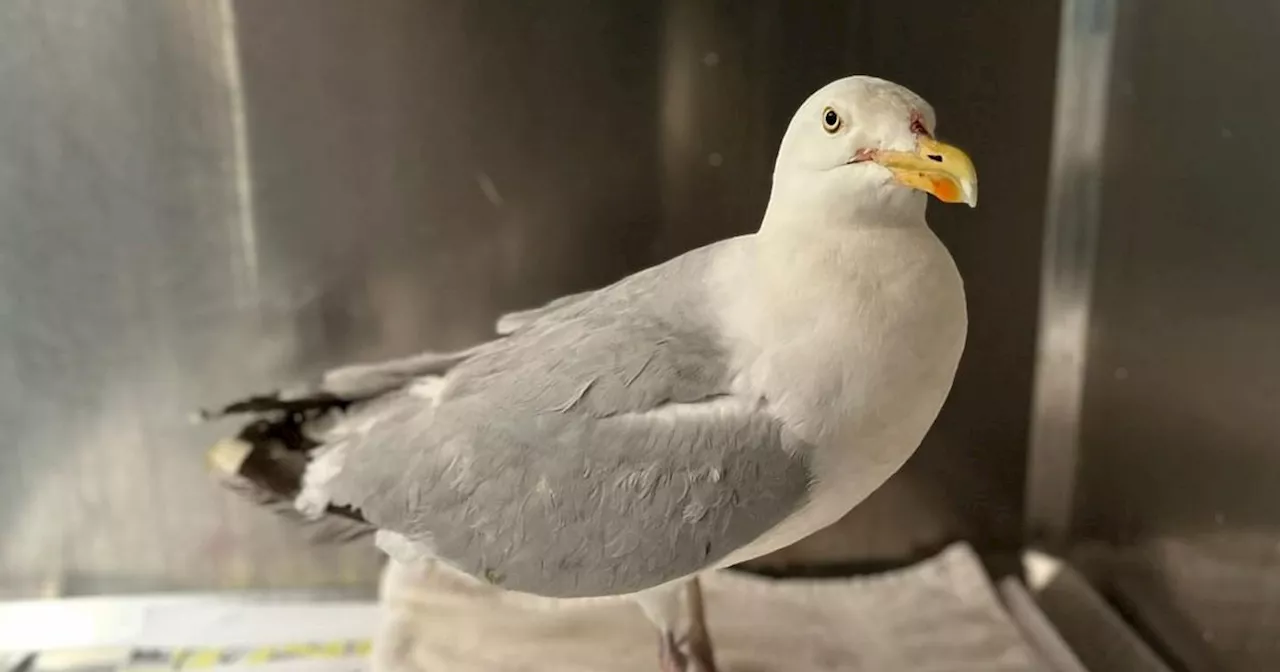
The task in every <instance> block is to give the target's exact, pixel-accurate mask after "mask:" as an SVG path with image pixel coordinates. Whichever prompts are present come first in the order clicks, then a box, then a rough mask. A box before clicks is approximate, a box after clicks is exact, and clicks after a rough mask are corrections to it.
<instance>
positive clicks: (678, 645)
mask: <svg viewBox="0 0 1280 672" xmlns="http://www.w3.org/2000/svg"><path fill="white" fill-rule="evenodd" d="M682 598H683V599H682ZM639 603H640V608H641V609H643V610H644V613H645V615H646V616H648V617H649V620H650V621H652V622H653V624H654V625H655V626H656V627H657V628H658V662H659V665H660V669H661V670H662V672H716V666H715V657H714V656H713V654H712V651H711V638H710V637H709V636H708V634H707V625H706V617H705V613H704V607H703V601H702V585H701V584H700V583H698V580H697V579H696V578H695V579H690V580H689V581H686V582H684V583H682V584H679V585H675V586H667V587H663V588H659V589H657V590H654V591H650V592H649V593H646V594H644V595H642V596H640V597H639Z"/></svg>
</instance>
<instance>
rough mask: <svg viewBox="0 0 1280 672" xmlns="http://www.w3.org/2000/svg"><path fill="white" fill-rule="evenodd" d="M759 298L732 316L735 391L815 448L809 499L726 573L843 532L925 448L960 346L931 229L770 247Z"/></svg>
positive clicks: (961, 324) (954, 287)
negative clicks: (854, 512)
mask: <svg viewBox="0 0 1280 672" xmlns="http://www.w3.org/2000/svg"><path fill="white" fill-rule="evenodd" d="M760 256H761V259H762V265H763V266H764V267H765V268H756V269H754V273H753V279H752V282H755V283H757V284H756V287H757V290H758V291H757V292H756V293H755V298H754V300H753V301H752V302H751V303H750V304H749V305H739V306H735V307H733V308H732V309H730V310H729V311H727V312H726V314H725V317H726V323H725V327H726V330H727V331H729V332H730V333H732V334H733V335H734V340H735V341H736V342H737V343H738V344H740V345H742V346H743V347H742V349H741V352H742V357H743V359H742V360H741V361H740V368H739V369H738V370H739V372H740V375H739V380H738V381H737V383H738V385H740V386H741V387H742V392H743V393H745V394H758V395H760V396H763V397H764V398H765V399H767V400H768V403H769V405H770V407H771V408H772V409H773V410H774V412H776V413H777V414H778V415H779V416H780V417H781V418H782V419H783V420H784V421H785V422H786V423H787V426H788V427H789V428H791V429H792V430H793V431H795V432H796V433H797V434H798V435H799V436H801V437H802V438H804V439H805V440H806V441H807V442H809V443H810V444H811V445H813V446H815V447H816V454H815V456H814V465H813V466H814V471H815V476H816V484H815V489H814V491H813V493H812V498H811V500H810V503H809V504H808V505H807V506H806V507H805V508H804V509H803V510H802V511H800V512H798V513H797V514H795V515H793V516H792V517H791V518H789V519H788V520H787V521H786V522H784V523H783V524H782V525H781V526H779V527H778V528H775V530H773V531H772V532H771V533H770V534H768V535H766V536H765V537H762V538H761V539H759V540H757V541H756V542H755V543H753V544H751V545H750V546H748V547H747V548H744V549H742V550H741V551H739V552H738V553H735V554H733V555H732V556H731V557H730V558H728V559H727V560H726V562H725V563H724V565H726V566H727V565H728V564H735V563H738V562H741V561H744V560H747V559H750V558H753V557H758V556H760V555H763V554H765V553H769V552H771V551H773V550H777V549H778V548H781V547H783V546H786V545H789V544H791V543H794V542H796V541H798V540H800V539H801V538H803V537H805V536H808V535H809V534H812V533H813V532H816V531H817V530H819V529H821V528H823V527H826V526H827V525H830V524H832V523H834V522H835V521H836V520H838V519H839V518H840V517H842V516H843V515H844V514H846V513H848V511H849V510H850V509H852V508H853V507H854V506H855V505H857V504H858V503H859V502H861V501H862V500H863V499H865V498H866V497H867V496H868V495H870V494H871V493H872V492H873V491H875V490H876V489H877V488H879V487H880V486H881V485H882V484H883V483H884V482H885V481H886V480H888V478H889V477H890V476H892V475H893V473H894V472H896V471H897V470H898V469H899V468H900V467H901V466H902V465H903V463H905V462H906V460H907V459H908V458H909V457H910V456H911V455H912V453H914V452H915V450H916V448H917V447H919V445H920V442H921V440H922V439H923V438H924V435H925V433H926V432H927V431H928V429H929V427H930V426H931V425H932V424H933V421H934V420H935V419H936V417H937V414H938V412H939V410H940V409H941V407H942V403H943V401H944V400H945V399H946V396H947V393H948V392H949V391H950V389H951V383H952V380H953V379H954V377H955V371H956V367H957V365H958V364H959V360H960V353H961V351H962V350H963V348H964V339H965V331H966V328H967V317H966V312H965V303H964V289H963V285H962V283H961V280H960V276H959V273H958V272H957V270H956V267H955V264H954V262H953V261H952V259H951V256H950V254H948V253H947V251H946V248H945V247H943V245H942V243H941V242H940V241H938V239H937V238H936V237H935V236H934V235H933V233H932V232H931V231H929V229H928V228H927V227H924V226H920V227H910V228H886V229H873V230H866V231H857V232H850V231H842V232H839V233H838V234H837V235H833V236H832V237H830V238H828V239H823V238H821V237H817V239H815V237H814V236H808V237H807V239H806V240H803V241H796V243H795V244H794V245H792V246H791V247H790V249H787V248H786V247H785V246H784V247H782V248H778V247H772V246H771V247H770V248H769V249H768V250H767V252H766V251H763V250H762V252H761V255H760Z"/></svg>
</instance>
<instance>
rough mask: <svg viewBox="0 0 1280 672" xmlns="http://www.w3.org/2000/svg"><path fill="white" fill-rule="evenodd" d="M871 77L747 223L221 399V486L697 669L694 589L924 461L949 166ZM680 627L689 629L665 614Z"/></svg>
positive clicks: (964, 168) (955, 333)
mask: <svg viewBox="0 0 1280 672" xmlns="http://www.w3.org/2000/svg"><path fill="white" fill-rule="evenodd" d="M934 129H935V113H934V110H933V108H932V107H931V106H930V105H929V104H928V103H927V102H926V101H925V100H924V99H923V98H921V97H920V96H918V95H916V94H915V93H913V92H911V91H910V90H908V89H906V88H904V87H902V86H900V85H898V84H894V83H892V82H889V81H885V80H883V79H878V78H874V77H868V76H852V77H846V78H843V79H840V80H837V81H834V82H832V83H830V84H828V85H826V86H824V87H822V88H821V89H819V90H818V91H817V92H815V93H814V94H812V95H811V96H810V97H809V98H808V99H807V100H805V101H804V103H803V104H802V105H801V106H800V108H799V110H798V111H797V112H796V114H795V116H794V117H793V118H792V120H791V122H790V124H789V125H788V128H787V130H786V132H785V134H784V135H783V138H782V142H781V145H780V147H779V149H778V154H777V161H776V164H775V167H774V172H773V181H772V188H771V192H770V197H769V203H768V207H767V208H766V210H765V212H764V215H763V217H762V218H761V221H760V224H759V228H758V230H757V231H756V232H755V233H753V234H749V235H742V236H738V237H735V238H729V239H725V240H721V241H719V242H716V243H713V244H710V245H707V246H705V247H701V248H698V249H695V250H692V251H690V252H687V253H685V254H683V255H681V256H678V257H675V258H673V259H670V260H669V261H666V262H664V263H661V264H658V265H656V266H653V267H650V268H648V269H646V270H643V271H640V272H638V273H635V274H633V275H630V276H628V277H625V278H623V279H621V280H618V281H617V282H615V283H613V284H611V285H609V286H606V287H603V288H600V289H596V290H593V291H587V292H581V293H577V294H571V295H568V296H564V297H562V298H559V299H556V300H554V301H551V302H550V303H547V304H545V305H542V306H540V307H537V308H532V309H529V310H524V311H521V312H517V313H512V314H508V315H505V316H502V317H501V318H500V319H499V320H498V323H497V328H496V332H497V333H496V336H495V337H494V338H493V339H492V340H489V341H487V342H483V343H480V344H477V345H475V346H473V347H470V348H468V349H466V350H462V351H458V352H445V353H438V352H427V353H424V354H418V355H413V356H409V357H405V358H403V359H397V360H392V361H387V362H378V363H370V364H357V365H352V366H347V367H344V368H340V369H337V370H334V371H330V372H328V373H326V374H324V375H323V376H322V378H321V379H320V380H319V381H317V382H315V383H314V384H312V385H309V386H307V387H305V388H303V389H299V390H295V391H292V392H274V393H269V394H263V395H259V396H254V397H250V398H247V399H243V400H241V401H237V402H235V403H232V404H229V405H226V406H225V407H223V408H221V409H219V410H218V411H215V412H212V413H207V414H206V417H209V418H213V417H224V416H247V418H248V419H247V421H245V423H244V424H243V426H242V428H241V429H240V430H239V432H238V433H237V434H235V435H234V437H233V438H229V439H226V440H223V441H221V442H219V443H218V444H217V445H216V446H214V448H213V449H211V451H210V453H209V458H210V461H211V463H212V464H213V466H214V467H216V471H217V472H218V473H220V474H222V475H223V476H224V480H223V482H224V483H225V484H227V485H228V486H229V487H233V488H235V489H236V490H237V491H238V492H241V493H244V494H247V495H248V496H250V497H252V498H253V499H254V501H256V502H258V503H259V504H262V505H264V506H267V507H269V508H274V509H276V510H278V511H281V512H283V513H288V514H290V515H292V516H293V517H295V518H296V519H297V520H299V521H305V522H306V524H308V525H311V526H312V529H314V530H317V531H322V532H318V534H319V535H320V536H324V537H327V538H330V539H343V540H350V539H355V538H359V537H361V536H363V535H365V534H372V535H374V537H375V541H376V543H377V545H378V547H379V548H381V549H382V550H384V551H385V552H386V553H387V554H388V555H389V556H391V558H392V559H393V560H395V561H397V562H402V563H415V562H434V563H438V564H439V565H440V566H442V567H446V568H448V569H449V570H452V571H456V572H460V573H462V574H464V575H467V576H469V577H471V578H472V579H474V580H476V581H483V582H486V583H489V584H493V585H496V586H499V587H501V588H502V589H503V590H508V591H514V592H517V593H524V594H529V595H534V596H540V597H543V598H554V599H556V600H565V601H570V602H575V601H582V600H598V599H614V598H622V599H629V600H634V601H635V602H636V603H637V604H638V605H639V606H640V608H641V609H642V610H643V612H644V613H645V615H646V616H647V617H648V618H649V620H651V621H652V622H653V624H654V625H655V626H656V629H657V631H658V649H659V650H658V663H659V665H660V669H662V670H663V671H664V672H714V670H715V669H716V667H715V657H714V653H713V647H712V645H711V639H710V637H709V635H708V632H707V627H706V624H705V616H704V614H703V605H702V595H701V588H700V584H699V583H698V577H699V575H701V574H703V573H705V572H710V571H714V570H717V569H720V568H725V567H729V566H732V565H736V564H739V563H742V562H744V561H747V560H750V559H753V558H757V557H760V556H763V555H765V554H768V553H770V552H772V551H775V550H777V549H780V548H782V547H784V546H787V545H789V544H792V543H794V542H796V541H799V540H800V539H802V538H804V537H806V536H808V535H810V534H812V533H814V532H816V531H818V530H820V529H822V528H824V527H827V526H828V525H831V524H832V523H834V522H836V521H837V520H838V519H839V518H841V517H842V516H844V515H845V514H846V513H848V512H849V511H850V510H851V509H852V508H853V507H854V506H856V505H857V504H858V503H859V502H861V501H862V500H863V499H865V498H866V497H867V496H868V495H870V494H871V493H872V492H873V491H874V490H876V489H877V488H878V487H880V485H882V484H883V483H884V482H885V481H886V480H887V479H888V478H889V477H890V476H891V475H892V474H893V473H894V472H895V471H897V470H898V469H899V468H900V467H901V466H902V465H903V463H904V462H906V460H907V459H908V458H909V457H910V456H911V455H912V453H913V452H914V451H915V450H916V448H917V447H918V446H919V445H920V442H921V440H922V439H923V438H924V435H925V433H926V431H927V430H928V429H929V427H930V426H931V425H932V424H933V422H934V420H935V418H936V417H937V414H938V412H939V410H940V409H941V407H942V405H943V403H944V401H945V399H946V397H947V395H948V393H949V391H950V389H951V386H952V381H953V379H954V377H955V372H956V368H957V366H958V364H959V361H960V357H961V353H962V351H963V349H964V342H965V334H966V330H967V315H966V310H965V297H964V289H963V283H962V281H961V277H960V274H959V272H958V271H957V268H956V266H955V263H954V261H953V260H952V258H951V256H950V254H949V253H948V252H947V250H946V248H945V247H944V246H943V244H942V243H941V241H939V240H938V238H937V237H936V236H935V235H934V233H933V232H932V230H931V229H930V228H929V226H928V225H927V224H926V222H925V210H926V205H927V200H928V195H929V194H932V195H933V196H934V197H935V198H937V199H938V200H940V201H943V202H946V203H965V204H967V205H969V206H971V207H973V206H976V204H977V176H976V172H975V170H974V166H973V163H972V162H971V161H970V159H969V157H968V156H966V155H965V153H964V152H963V151H961V150H959V149H957V148H955V147H953V146H950V145H947V144H944V143H942V142H940V141H938V140H936V139H935V138H934ZM681 624H683V625H681Z"/></svg>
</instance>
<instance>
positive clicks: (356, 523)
mask: <svg viewBox="0 0 1280 672" xmlns="http://www.w3.org/2000/svg"><path fill="white" fill-rule="evenodd" d="M484 347H485V345H484V344H481V345H479V346H476V347H474V348H470V349H467V350H461V351H457V352H450V353H432V352H427V353H422V354H418V355H414V356H411V357H404V358H401V359H394V360H388V361H385V362H379V363H375V364H361V365H353V366H347V367H343V368H340V369H335V370H332V371H329V372H327V373H326V374H325V375H324V376H323V377H322V378H321V380H320V381H318V382H317V383H315V384H314V385H311V386H307V387H304V388H302V389H298V390H293V391H283V392H275V393H271V394H264V395H257V396H253V397H249V398H246V399H241V400H238V401H235V402H232V403H230V404H227V405H226V406H223V407H222V408H219V409H215V410H203V411H200V412H199V414H198V415H199V420H200V421H206V422H207V421H210V420H215V419H219V418H225V417H228V416H234V415H247V416H249V417H251V418H252V420H250V421H249V422H248V423H247V424H246V425H245V426H244V427H243V428H242V429H241V430H240V432H239V433H238V434H236V436H235V437H234V438H229V439H225V440H223V441H220V442H218V443H217V444H216V445H214V446H213V447H212V448H210V449H209V452H208V462H209V465H210V467H211V469H212V471H213V472H214V474H215V476H216V478H217V480H218V482H219V484H220V485H222V486H223V487H224V488H226V489H227V490H230V491H231V492H233V493H235V494H236V495H238V496H239V497H241V498H242V499H246V500H248V501H250V502H252V503H253V504H255V505H257V506H259V507H262V508H264V509H267V510H270V511H272V512H274V513H275V514H277V515H279V516H281V517H283V518H285V519H287V520H289V521H292V522H294V523H296V524H298V525H300V526H302V527H303V528H304V529H305V530H306V531H307V533H308V534H309V536H310V537H311V539H312V540H314V541H316V542H321V543H324V542H339V543H344V542H347V541H352V540H355V539H359V538H362V537H365V536H368V535H371V534H373V533H374V532H376V531H377V529H376V528H375V527H374V526H373V525H372V524H370V523H369V522H368V521H366V520H365V519H364V518H363V517H362V516H361V515H360V512H359V511H356V510H353V509H351V508H349V507H342V506H335V505H333V504H330V503H328V499H327V497H325V496H324V495H323V492H322V490H323V487H322V483H320V482H321V481H323V476H324V474H323V473H321V472H323V471H324V467H325V461H326V459H328V460H329V461H332V460H334V459H340V457H341V456H340V455H330V456H329V458H326V457H324V456H325V455H326V454H327V451H328V449H329V448H330V447H332V446H331V444H322V443H321V440H322V438H321V437H324V436H326V435H328V434H330V433H331V431H332V430H333V429H334V427H335V425H340V424H341V423H342V422H343V421H344V420H345V418H346V417H347V414H348V413H351V412H354V411H356V410H357V408H359V407H361V406H362V405H364V404H366V403H373V402H374V401H375V400H376V399H378V398H379V397H381V396H382V395H385V394H387V393H390V392H392V391H394V390H398V389H402V388H403V387H404V386H406V385H410V384H412V383H413V382H414V381H415V380H422V379H424V378H430V377H435V376H440V375H443V374H445V373H447V372H448V370H449V369H451V368H452V367H454V366H456V365H457V364H458V363H460V362H462V361H464V360H466V359H467V358H469V357H471V356H473V355H474V354H476V353H477V352H480V351H481V350H482V349H483V348H484ZM330 438H331V437H330ZM312 466H314V467H316V468H317V469H318V470H317V469H313V470H312V471H311V472H308V468H309V467H312ZM300 495H301V497H300Z"/></svg>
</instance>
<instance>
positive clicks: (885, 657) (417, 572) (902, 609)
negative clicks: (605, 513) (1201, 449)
mask: <svg viewBox="0 0 1280 672" xmlns="http://www.w3.org/2000/svg"><path fill="white" fill-rule="evenodd" d="M382 590H383V604H382V609H383V613H384V623H383V625H382V626H381V630H380V632H379V635H378V637H377V639H376V640H375V644H374V665H373V669H374V670H375V671H376V672H391V671H395V672H419V671H425V670H450V671H451V672H472V671H475V672H480V671H482V670H483V671H485V672H492V671H495V670H497V671H501V670H522V671H527V672H542V671H546V672H551V671H553V670H554V671H555V672H578V671H581V672H587V671H591V672H596V671H599V670H616V671H618V672H630V671H632V670H635V671H644V672H655V670H657V658H656V655H657V635H656V633H655V631H654V630H653V628H652V626H650V625H649V623H648V622H647V621H646V620H645V619H644V617H643V616H642V615H641V613H640V611H639V610H638V609H637V608H636V607H634V606H633V605H631V604H628V603H597V604H590V605H585V606H582V605H580V606H570V607H563V606H556V605H555V604H554V603H550V602H546V601H542V600H538V599H534V598H528V597H526V596H513V595H511V594H508V593H503V592H501V591H499V590H497V589H495V588H492V587H489V586H481V585H477V584H474V583H471V582H467V581H463V580H461V579H459V578H458V577H457V576H456V575H454V574H452V573H449V572H447V571H442V570H440V569H438V568H436V567H432V566H429V567H426V568H418V569H409V568H406V567H402V566H397V565H392V566H390V567H389V568H388V570H387V573H386V575H385V576H384V581H383V588H382ZM705 590H706V598H707V617H708V620H709V625H710V629H711V633H712V638H713V639H714V642H715V645H716V647H717V648H716V650H717V655H718V661H719V665H720V667H721V672H774V671H778V672H783V671H786V672H808V671H817V670H824V671H841V672H844V671H848V672H913V671H917V670H918V671H921V672H923V671H925V670H931V671H934V672H942V671H947V672H967V671H972V672H1030V671H1031V670H1040V669H1043V668H1042V667H1041V666H1040V665H1039V663H1037V662H1036V657H1035V654H1034V653H1033V650H1032V648H1031V647H1030V646H1029V645H1028V644H1027V643H1026V642H1025V641H1024V640H1023V639H1022V636H1021V634H1020V632H1019V630H1018V628H1017V627H1016V626H1015V625H1014V624H1013V623H1012V621H1011V620H1010V619H1009V617H1008V616H1007V615H1006V613H1005V611H1004V610H1003V608H1002V607H1001V605H1000V602H999V600H998V598H997V597H996V595H995V592H994V591H993V589H992V587H991V584H990V582H989V581H988V579H987V576H986V574H985V573H984V571H983V569H982V566H981V564H980V563H979V561H978V559H977V557H976V556H975V555H974V553H973V552H972V551H971V549H970V548H969V547H968V546H964V545H956V546H952V547H950V548H948V549H947V550H946V551H944V552H943V553H941V554H939V555H938V556H936V557H934V558H931V559H929V560H927V561H924V562H922V563H919V564H916V565H913V566H911V567H909V568H906V569H903V570H899V571H895V572H891V573H887V574H883V575H877V576H874V577H869V578H859V579H821V580H807V579H806V580H798V579H786V580H770V579H764V578H760V577H756V576H751V575H746V574H742V573H737V572H720V573H718V574H715V575H713V576H711V577H709V578H708V579H707V580H706V582H705Z"/></svg>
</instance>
